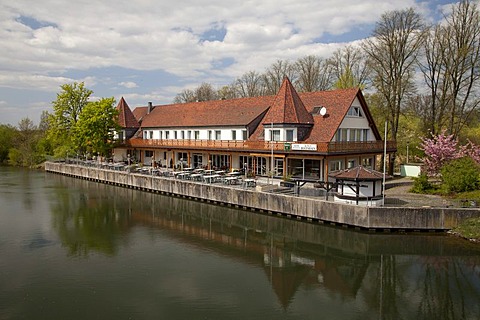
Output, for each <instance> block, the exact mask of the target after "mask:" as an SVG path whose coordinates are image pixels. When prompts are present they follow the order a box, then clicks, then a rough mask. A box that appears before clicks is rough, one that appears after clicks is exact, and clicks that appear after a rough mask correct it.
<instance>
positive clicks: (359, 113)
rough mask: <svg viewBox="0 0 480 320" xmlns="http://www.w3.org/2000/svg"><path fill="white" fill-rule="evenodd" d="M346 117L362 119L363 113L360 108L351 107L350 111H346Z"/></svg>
mask: <svg viewBox="0 0 480 320" xmlns="http://www.w3.org/2000/svg"><path fill="white" fill-rule="evenodd" d="M347 115H348V116H350V117H359V118H361V117H363V112H362V108H361V107H355V106H351V107H350V109H349V110H348V114H347Z"/></svg>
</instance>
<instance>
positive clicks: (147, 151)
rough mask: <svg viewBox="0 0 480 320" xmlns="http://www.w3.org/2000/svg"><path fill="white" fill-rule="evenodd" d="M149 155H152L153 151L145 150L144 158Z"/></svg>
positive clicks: (149, 156)
mask: <svg viewBox="0 0 480 320" xmlns="http://www.w3.org/2000/svg"><path fill="white" fill-rule="evenodd" d="M151 157H153V151H152V150H145V158H151Z"/></svg>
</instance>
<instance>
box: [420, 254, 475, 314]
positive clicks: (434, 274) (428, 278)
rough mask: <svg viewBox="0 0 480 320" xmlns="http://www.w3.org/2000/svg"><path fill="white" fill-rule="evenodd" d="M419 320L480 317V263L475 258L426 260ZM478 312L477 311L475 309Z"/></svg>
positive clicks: (433, 258)
mask: <svg viewBox="0 0 480 320" xmlns="http://www.w3.org/2000/svg"><path fill="white" fill-rule="evenodd" d="M422 260H423V267H424V276H423V279H422V280H423V281H419V282H418V288H417V290H418V292H419V293H420V297H421V301H420V304H419V307H418V317H417V318H418V319H470V318H472V317H474V318H476V319H478V318H480V308H479V305H478V302H479V301H480V288H479V286H478V277H479V269H478V266H479V261H478V258H474V257H465V258H463V257H460V258H457V259H451V258H449V257H424V258H422ZM475 309H476V310H475Z"/></svg>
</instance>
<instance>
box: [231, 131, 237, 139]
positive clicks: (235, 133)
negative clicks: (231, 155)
mask: <svg viewBox="0 0 480 320" xmlns="http://www.w3.org/2000/svg"><path fill="white" fill-rule="evenodd" d="M232 140H237V131H236V130H232Z"/></svg>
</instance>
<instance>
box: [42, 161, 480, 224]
mask: <svg viewBox="0 0 480 320" xmlns="http://www.w3.org/2000/svg"><path fill="white" fill-rule="evenodd" d="M45 170H46V171H48V172H55V173H60V174H64V175H68V176H72V177H78V178H82V179H88V180H94V181H98V182H103V183H107V184H114V185H120V186H125V187H130V188H134V189H140V190H145V191H151V192H160V193H166V194H171V195H181V196H183V197H187V198H191V199H198V200H206V201H211V202H214V203H225V204H230V205H233V206H238V207H242V208H251V209H256V210H261V211H265V212H271V213H277V214H281V215H287V216H296V217H299V218H306V219H312V220H320V221H323V222H330V223H332V224H340V225H348V226H355V227H360V228H365V229H404V230H411V229H413V230H448V229H451V228H452V227H455V226H456V225H457V224H458V223H459V222H461V221H462V220H464V219H466V218H471V217H480V210H477V209H468V208H465V209H453V208H403V207H402V208H392V207H365V206H355V205H348V204H340V203H334V202H328V201H324V200H321V199H315V198H306V197H294V196H290V195H282V194H273V193H267V192H259V191H257V190H256V189H238V188H231V187H228V186H223V185H221V184H202V183H196V182H191V181H185V180H175V179H171V178H163V177H154V176H149V175H144V174H135V173H128V172H124V171H113V170H104V169H97V168H91V167H82V166H76V165H68V164H64V163H52V162H47V163H46V165H45Z"/></svg>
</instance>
